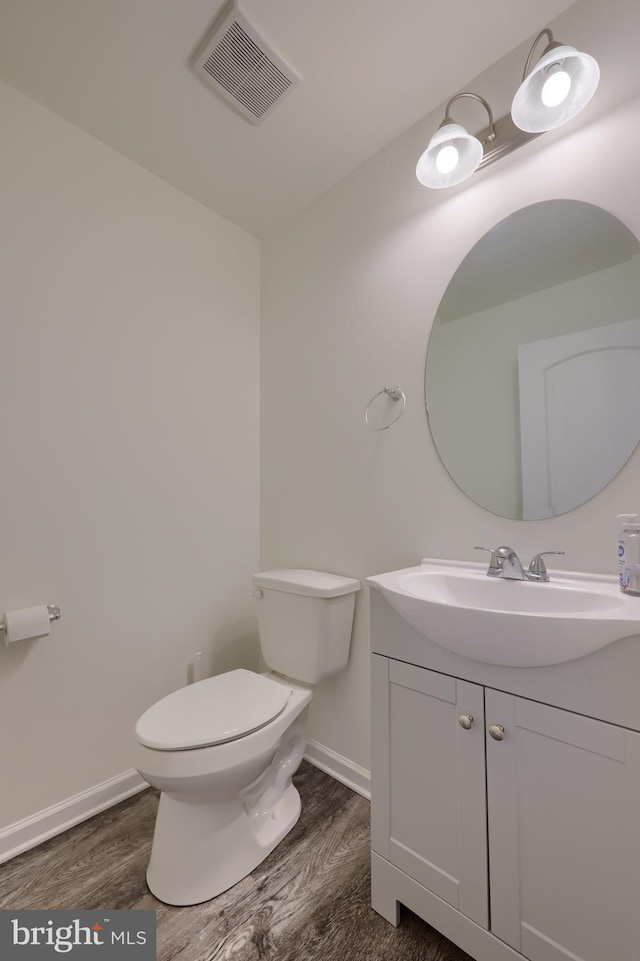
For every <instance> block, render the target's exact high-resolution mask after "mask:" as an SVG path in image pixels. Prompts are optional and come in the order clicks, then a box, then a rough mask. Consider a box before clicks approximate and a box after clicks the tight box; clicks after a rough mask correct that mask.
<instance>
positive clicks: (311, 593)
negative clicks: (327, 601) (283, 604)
mask: <svg viewBox="0 0 640 961" xmlns="http://www.w3.org/2000/svg"><path fill="white" fill-rule="evenodd" d="M253 583H254V584H255V586H256V587H266V588H270V589H271V590H274V591H287V592H288V593H289V594H305V595H306V596H307V597H340V596H341V595H342V594H353V593H354V592H355V591H359V590H360V587H361V585H360V581H357V580H356V579H355V578H354V577H343V576H342V574H327V573H326V572H325V571H307V570H299V569H281V570H276V571H261V572H260V573H259V574H254V575H253Z"/></svg>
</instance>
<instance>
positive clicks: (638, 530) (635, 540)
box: [618, 514, 640, 597]
mask: <svg viewBox="0 0 640 961" xmlns="http://www.w3.org/2000/svg"><path fill="white" fill-rule="evenodd" d="M618 517H619V518H620V520H621V521H622V530H621V531H620V534H619V537H618V573H619V575H620V590H621V591H622V593H623V594H635V595H636V596H638V597H640V520H638V515H637V514H618Z"/></svg>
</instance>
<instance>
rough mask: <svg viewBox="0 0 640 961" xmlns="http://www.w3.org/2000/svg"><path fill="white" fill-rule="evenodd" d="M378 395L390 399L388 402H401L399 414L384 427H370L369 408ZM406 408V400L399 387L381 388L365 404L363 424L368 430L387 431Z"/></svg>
mask: <svg viewBox="0 0 640 961" xmlns="http://www.w3.org/2000/svg"><path fill="white" fill-rule="evenodd" d="M380 394H386V395H387V397H389V398H390V400H394V401H397V400H401V401H402V405H401V407H400V412H399V414H398V416H397V417H394V418H393V420H392V421H390V423H388V424H385V426H384V427H372V426H371V421H370V420H369V408H370V407H371V405H372V404H373V402H374V400H375V399H376V397H379V396H380ZM406 406H407V398H406V397H405V393H404V391H403V390H400V388H399V387H383V388H382V390H379V391H378V393H377V394H374V395H373V397H372V398H371V400H370V401H369V403H368V404H367V406H366V408H365V412H364V422H365V424H366V425H367V427H370V428H371V430H388V428H389V427H391V424H395V422H396V421H397V420H400V418H401V417H402V415H403V414H404V409H405V407H406Z"/></svg>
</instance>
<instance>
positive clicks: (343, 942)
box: [0, 762, 471, 961]
mask: <svg viewBox="0 0 640 961" xmlns="http://www.w3.org/2000/svg"><path fill="white" fill-rule="evenodd" d="M294 780H295V783H296V786H297V788H298V790H299V791H300V795H301V797H302V815H301V817H300V820H299V822H298V824H297V825H296V827H295V828H294V829H293V831H292V832H291V833H290V834H289V835H288V836H287V837H286V838H285V840H284V841H282V842H281V844H280V845H279V846H278V847H277V848H276V849H275V851H273V853H272V854H271V855H270V856H269V857H268V858H267V860H266V861H264V862H263V863H262V864H261V865H260V866H259V867H258V868H256V870H255V871H254V872H253V874H251V875H250V876H249V877H248V878H245V879H244V881H241V882H240V883H239V884H237V885H235V887H233V888H231V890H230V891H227V892H225V893H224V894H221V895H220V896H219V897H217V898H215V899H214V900H213V901H208V902H206V903H205V904H199V905H196V906H194V907H187V908H174V907H169V906H168V905H166V904H162V902H160V901H158V900H157V899H156V898H154V897H153V895H152V894H151V893H150V892H149V890H148V888H147V886H146V883H145V871H146V866H147V861H148V858H149V851H150V849H151V839H152V836H153V826H154V820H155V813H156V807H157V795H156V793H155V792H154V791H151V790H148V791H144V792H143V793H142V794H139V795H136V797H134V798H131V799H130V800H128V801H124V802H123V803H122V804H119V805H117V806H116V807H114V808H111V809H110V810H108V811H105V812H104V813H102V814H98V815H96V817H94V818H92V819H91V820H89V821H85V822H84V823H83V824H80V825H78V826H77V827H75V828H72V829H71V830H70V831H67V832H66V833H65V834H62V835H59V836H58V837H56V838H52V839H51V840H50V841H46V842H45V843H44V844H41V845H40V846H39V847H37V848H34V849H33V850H32V851H28V852H26V853H25V854H22V855H20V856H19V857H17V858H14V859H13V860H12V861H9V862H7V863H6V864H4V865H0V907H1V908H33V909H36V908H40V909H53V908H69V909H78V910H80V909H86V910H94V909H98V908H101V909H102V908H105V909H109V908H110V909H112V910H115V909H117V908H151V909H155V910H156V911H157V918H158V954H157V957H158V961H383V959H384V961H390V959H391V961H471V959H470V958H469V956H468V955H466V954H464V953H463V952H462V951H460V950H459V949H458V948H456V947H455V946H454V945H452V944H451V943H450V942H449V941H447V940H446V939H445V938H443V937H442V936H441V935H440V934H438V933H437V932H436V931H434V929H433V928H431V927H429V925H427V924H425V923H424V922H423V921H421V920H420V919H419V918H417V917H415V916H414V915H412V914H411V913H410V912H409V911H403V914H402V921H401V923H400V926H399V927H398V928H394V927H393V926H392V925H390V924H388V923H387V922H386V921H384V920H383V919H382V918H381V917H380V916H379V915H377V914H376V913H375V912H374V911H372V910H371V907H370V903H369V803H368V802H367V801H365V800H364V799H363V798H361V797H359V796H358V795H357V794H354V793H353V792H352V791H350V790H349V789H348V788H346V787H345V786H344V785H342V784H340V783H339V782H338V781H335V780H334V779H333V778H330V777H329V776H328V775H326V774H323V773H322V772H321V771H319V770H317V769H316V768H314V767H312V766H311V765H310V764H307V763H306V762H303V764H302V766H301V768H300V770H299V771H298V773H297V775H296V776H295V778H294Z"/></svg>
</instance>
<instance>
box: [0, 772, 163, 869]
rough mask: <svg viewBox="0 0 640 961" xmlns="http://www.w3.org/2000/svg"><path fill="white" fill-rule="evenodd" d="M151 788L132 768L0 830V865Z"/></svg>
mask: <svg viewBox="0 0 640 961" xmlns="http://www.w3.org/2000/svg"><path fill="white" fill-rule="evenodd" d="M146 787H148V785H147V783H146V781H143V780H142V778H141V777H140V775H139V774H138V772H137V771H134V770H133V768H132V769H131V770H130V771H125V772H124V773H123V774H118V775H116V777H112V778H109V780H108V781H103V782H102V783H101V784H96V785H95V787H92V788H89V789H88V790H87V791H82V792H81V793H80V794H76V795H74V796H73V797H70V798H67V800H66V801H61V802H60V803H59V804H54V805H52V807H49V808H45V809H44V810H43V811H38V813H37V814H33V815H31V817H28V818H24V819H23V820H22V821H15V822H14V823H13V824H10V825H9V826H8V827H6V828H4V829H3V830H2V831H0V864H2V863H3V862H4V861H8V860H9V859H10V858H14V857H15V856H16V855H17V854H22V852H23V851H28V850H29V849H30V848H34V847H35V846H36V845H37V844H41V843H42V842H43V841H47V840H48V839H49V838H51V837H53V836H54V835H56V834H62V832H63V831H66V830H68V828H72V827H73V826H74V825H75V824H79V823H80V822H81V821H86V820H87V819H88V818H90V817H93V815H94V814H99V813H100V811H105V810H106V809H107V808H110V807H112V806H113V805H114V804H118V803H119V802H120V801H124V800H125V799H126V798H128V797H131V796H132V795H133V794H137V793H138V791H142V790H143V789H144V788H146Z"/></svg>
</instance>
